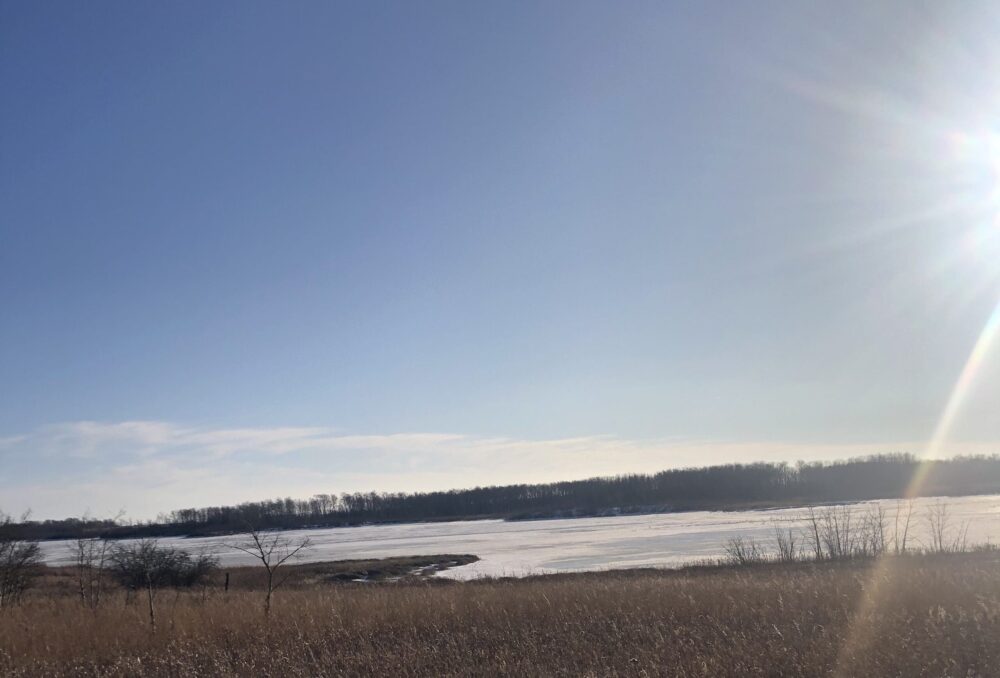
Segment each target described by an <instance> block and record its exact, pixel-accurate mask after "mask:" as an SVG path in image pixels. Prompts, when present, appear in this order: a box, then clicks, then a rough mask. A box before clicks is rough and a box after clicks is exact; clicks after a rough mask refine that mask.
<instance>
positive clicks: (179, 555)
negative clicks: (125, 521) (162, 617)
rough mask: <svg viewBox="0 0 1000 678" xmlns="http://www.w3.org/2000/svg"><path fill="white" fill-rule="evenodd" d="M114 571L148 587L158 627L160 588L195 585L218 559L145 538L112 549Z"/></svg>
mask: <svg viewBox="0 0 1000 678" xmlns="http://www.w3.org/2000/svg"><path fill="white" fill-rule="evenodd" d="M110 561H111V573H112V575H113V576H114V578H115V579H116V580H118V582H119V583H120V584H122V585H123V586H125V587H127V588H128V589H129V590H132V591H139V590H144V591H145V592H146V601H147V603H148V607H149V626H150V629H151V630H153V631H155V630H156V609H155V606H154V604H153V601H154V598H155V596H156V592H157V590H158V589H161V588H165V587H175V588H181V587H185V588H188V587H191V586H194V585H196V584H198V583H200V582H202V581H203V580H204V579H205V578H206V577H208V575H209V574H211V572H212V571H214V570H215V569H216V567H217V566H218V563H217V561H216V559H215V558H213V557H212V556H210V555H207V554H200V555H196V556H192V555H191V554H190V553H188V552H186V551H181V550H178V549H172V548H167V547H164V546H160V545H159V544H158V543H157V541H156V540H153V539H141V540H139V541H136V542H130V543H127V544H119V545H117V546H115V547H114V548H113V549H112V551H111V556H110Z"/></svg>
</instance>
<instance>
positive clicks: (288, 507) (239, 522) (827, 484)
mask: <svg viewBox="0 0 1000 678" xmlns="http://www.w3.org/2000/svg"><path fill="white" fill-rule="evenodd" d="M920 463H921V462H919V461H917V459H916V458H915V457H914V456H912V455H908V454H895V455H877V456H871V457H865V458H860V459H851V460H847V461H838V462H831V463H824V462H816V463H799V464H796V465H791V464H786V463H757V464H730V465H724V466H709V467H704V468H686V469H674V470H668V471H662V472H660V473H656V474H630V475H621V476H614V477H601V478H590V479H587V480H574V481H566V482H558V483H545V484H536V485H506V486H492V487H476V488H472V489H464V490H450V491H443V492H418V493H391V492H366V493H362V492H357V493H345V494H341V495H339V496H337V495H333V494H322V495H315V496H313V497H310V498H309V499H292V498H284V499H272V500H264V501H255V502H246V503H243V504H239V505H237V506H213V507H204V508H192V509H181V510H177V511H172V512H170V513H168V514H164V515H161V516H159V517H158V518H157V520H155V521H151V522H126V521H115V520H95V519H87V518H83V519H79V518H68V519H63V520H44V521H31V520H24V521H22V522H20V523H15V524H11V525H8V526H7V530H8V531H12V532H13V533H14V534H16V535H17V536H18V537H19V538H21V539H31V540H39V539H75V538H79V537H106V538H112V539H121V538H140V537H169V536H190V537H198V536H212V535H222V534H236V533H240V532H245V531H246V530H247V528H248V526H252V527H254V528H255V529H280V530H291V529H303V528H319V527H341V526H351V525H365V524H377V523H405V522H430V521H448V520H476V519H488V518H494V519H496V518H500V519H505V520H532V519H544V518H571V517H587V516H610V515H623V514H640V513H667V512H674V511H692V510H740V509H750V508H770V507H780V506H790V505H809V504H821V503H831V502H849V501H863V500H868V499H894V498H900V497H903V496H905V495H906V493H907V490H908V488H909V485H910V483H911V481H912V479H913V477H914V475H915V473H916V471H917V469H918V467H919V466H920ZM926 463H927V464H928V470H927V472H926V476H925V480H924V483H923V485H922V487H921V492H920V494H921V495H922V496H964V495H975V494H990V493H995V492H1000V456H997V455H993V456H978V457H956V458H953V459H946V460H937V461H930V462H926Z"/></svg>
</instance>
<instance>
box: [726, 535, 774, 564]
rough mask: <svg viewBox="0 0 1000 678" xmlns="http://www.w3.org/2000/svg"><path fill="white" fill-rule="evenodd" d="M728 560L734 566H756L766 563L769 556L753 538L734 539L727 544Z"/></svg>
mask: <svg viewBox="0 0 1000 678" xmlns="http://www.w3.org/2000/svg"><path fill="white" fill-rule="evenodd" d="M726 560H727V562H729V563H730V564H732V565H754V564H756V563H763V562H765V561H766V560H767V556H766V552H765V551H764V549H763V548H762V547H761V546H760V544H758V543H757V542H756V541H755V540H754V538H753V537H733V538H732V539H730V540H729V541H728V542H727V543H726Z"/></svg>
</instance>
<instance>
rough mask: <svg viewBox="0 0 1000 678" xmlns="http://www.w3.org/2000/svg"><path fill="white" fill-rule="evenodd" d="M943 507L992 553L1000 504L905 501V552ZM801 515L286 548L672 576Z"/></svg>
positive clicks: (591, 522)
mask: <svg viewBox="0 0 1000 678" xmlns="http://www.w3.org/2000/svg"><path fill="white" fill-rule="evenodd" d="M937 501H942V502H945V503H947V506H948V513H949V517H950V523H951V526H952V531H953V533H956V534H957V531H958V530H959V529H960V528H961V527H964V526H965V525H967V526H968V541H969V543H970V544H978V543H986V542H991V543H994V544H1000V495H990V496H977V497H951V498H946V499H941V500H938V499H933V498H931V499H918V500H915V501H914V502H913V507H914V508H913V517H912V520H911V528H910V543H911V544H913V545H917V546H919V545H923V544H927V543H928V541H929V540H928V536H929V533H928V529H927V513H928V507H929V506H931V505H933V504H934V503H935V502H937ZM879 504H881V505H882V506H883V507H884V508H885V509H886V511H887V512H888V519H889V533H890V535H891V533H892V519H893V515H894V514H895V512H896V508H897V505H898V502H897V501H896V500H883V501H878V502H863V503H861V504H854V505H852V506H855V507H857V510H859V511H864V510H866V509H867V508H869V507H873V506H875V505H879ZM807 511H808V509H803V508H791V509H774V510H766V511H692V512H686V513H667V514H657V515H641V516H617V517H609V518H572V519H561V520H536V521H523V522H504V521H500V520H479V521H464V522H450V523H410V524H405V525H372V526H362V527H339V528H326V529H315V530H295V531H290V532H287V533H286V534H287V536H288V537H289V538H291V539H295V538H298V537H304V536H308V537H309V538H310V539H311V540H312V542H313V546H312V548H310V549H309V550H308V551H307V552H305V554H304V557H303V558H302V560H301V561H300V562H315V561H324V560H344V559H352V558H385V557H389V556H410V555H434V554H442V553H471V554H475V555H477V556H479V558H480V561H479V562H477V563H473V564H471V565H465V566H463V567H459V568H455V569H452V570H447V571H445V572H443V573H441V576H446V577H453V578H456V579H473V578H476V577H481V576H503V575H509V576H524V575H527V574H542V573H552V572H571V571H581V570H601V569H611V568H629V567H646V566H657V567H677V566H680V565H683V564H687V563H691V562H693V561H698V560H702V559H706V558H717V557H719V556H721V555H723V552H724V547H725V544H726V542H727V541H728V540H729V539H730V538H731V537H733V536H737V535H742V536H747V537H754V538H756V539H758V540H762V541H763V542H765V543H766V544H767V545H768V546H770V544H771V542H772V540H773V532H774V525H775V524H776V523H777V524H780V525H782V526H783V527H792V528H793V529H800V528H802V527H804V524H805V517H806V515H807ZM233 540H234V537H204V538H196V539H183V538H170V539H161V540H160V542H161V543H162V544H165V545H171V546H176V547H179V548H184V549H187V550H190V551H198V550H202V549H205V550H207V551H210V552H212V553H214V554H216V555H217V556H218V557H219V558H220V560H221V562H222V565H224V566H226V565H242V564H251V562H252V561H251V560H250V558H249V556H246V555H245V554H242V553H239V552H236V551H233V550H232V549H229V548H228V547H227V546H226V544H227V543H230V542H232V541H233ZM42 550H43V554H44V556H45V559H46V562H47V563H49V564H53V565H54V564H70V563H71V562H72V555H71V553H70V542H63V541H51V542H43V543H42Z"/></svg>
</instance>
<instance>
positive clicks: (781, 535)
mask: <svg viewBox="0 0 1000 678" xmlns="http://www.w3.org/2000/svg"><path fill="white" fill-rule="evenodd" d="M774 544H775V547H776V548H777V550H778V553H777V556H778V561H779V562H782V563H791V562H794V561H795V560H796V559H797V558H798V553H799V545H798V540H797V538H796V536H795V532H794V530H792V529H791V528H787V529H785V528H783V527H781V526H780V525H779V524H778V523H777V522H776V523H774Z"/></svg>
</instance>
